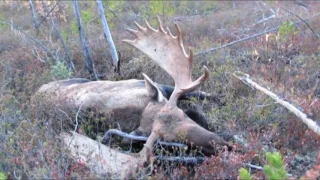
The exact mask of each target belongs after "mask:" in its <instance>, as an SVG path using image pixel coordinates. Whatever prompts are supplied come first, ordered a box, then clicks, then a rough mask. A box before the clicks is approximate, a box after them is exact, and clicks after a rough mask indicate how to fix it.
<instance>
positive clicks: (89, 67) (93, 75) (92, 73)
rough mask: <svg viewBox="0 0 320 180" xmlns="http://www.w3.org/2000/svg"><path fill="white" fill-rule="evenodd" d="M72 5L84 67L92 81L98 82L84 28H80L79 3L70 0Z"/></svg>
mask: <svg viewBox="0 0 320 180" xmlns="http://www.w3.org/2000/svg"><path fill="white" fill-rule="evenodd" d="M72 3H73V10H74V14H75V16H76V19H77V23H78V30H79V35H80V41H81V45H82V49H83V54H84V57H85V66H86V68H87V70H88V71H89V74H90V76H91V78H93V79H94V80H98V76H97V74H96V73H95V71H94V68H93V63H92V60H91V57H90V53H89V48H88V45H87V41H86V35H85V32H84V28H83V26H82V21H81V14H80V7H79V3H78V1H77V0H72Z"/></svg>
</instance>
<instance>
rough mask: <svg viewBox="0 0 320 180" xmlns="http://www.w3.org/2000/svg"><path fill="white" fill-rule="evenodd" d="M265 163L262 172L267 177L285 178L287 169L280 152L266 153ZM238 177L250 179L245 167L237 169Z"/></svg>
mask: <svg viewBox="0 0 320 180" xmlns="http://www.w3.org/2000/svg"><path fill="white" fill-rule="evenodd" d="M266 158H267V164H266V165H264V167H263V169H264V174H265V176H266V177H267V178H268V179H287V177H288V175H287V171H286V169H285V167H284V163H283V161H282V157H281V154H280V153H279V152H274V153H270V152H267V153H266ZM239 176H240V179H241V180H242V179H250V180H251V179H252V178H251V176H250V174H249V172H248V170H246V169H245V168H240V169H239Z"/></svg>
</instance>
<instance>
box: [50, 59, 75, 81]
mask: <svg viewBox="0 0 320 180" xmlns="http://www.w3.org/2000/svg"><path fill="white" fill-rule="evenodd" d="M51 75H52V77H53V78H55V79H56V80H61V79H67V78H69V77H70V76H71V75H72V71H70V70H68V68H67V66H66V65H64V63H63V62H61V61H58V62H57V64H56V65H54V66H53V69H52V70H51Z"/></svg>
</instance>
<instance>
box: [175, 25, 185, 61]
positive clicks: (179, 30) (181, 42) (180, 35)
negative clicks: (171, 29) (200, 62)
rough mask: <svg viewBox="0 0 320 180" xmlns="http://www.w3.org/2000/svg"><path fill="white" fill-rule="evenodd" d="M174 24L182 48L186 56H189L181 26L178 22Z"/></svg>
mask: <svg viewBox="0 0 320 180" xmlns="http://www.w3.org/2000/svg"><path fill="white" fill-rule="evenodd" d="M174 26H175V27H176V29H177V33H178V35H177V37H178V41H179V44H180V46H181V48H182V50H183V52H184V55H185V56H186V57H188V55H187V53H186V51H185V50H184V47H183V40H182V33H181V29H180V27H179V25H178V24H177V23H175V24H174Z"/></svg>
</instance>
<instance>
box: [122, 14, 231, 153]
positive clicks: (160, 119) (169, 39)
mask: <svg viewBox="0 0 320 180" xmlns="http://www.w3.org/2000/svg"><path fill="white" fill-rule="evenodd" d="M145 23H146V28H144V27H142V26H141V25H139V24H138V23H137V22H135V25H136V27H137V30H133V29H130V28H128V29H127V30H128V31H129V32H130V33H132V34H133V35H134V36H135V39H134V40H123V42H126V43H128V44H130V45H132V46H134V47H135V48H137V49H139V50H140V51H142V52H143V53H144V54H146V55H147V56H148V57H150V58H151V59H152V60H153V61H154V62H156V63H157V64H158V65H159V66H160V67H161V68H162V69H164V70H165V71H166V72H167V73H168V74H169V75H170V76H171V77H172V78H173V80H174V83H175V87H174V90H173V93H172V95H171V96H170V98H169V99H168V100H167V99H166V98H164V97H163V96H162V94H161V93H160V91H159V89H158V87H157V86H156V84H155V83H154V82H153V81H152V80H151V79H150V78H149V77H148V76H147V75H145V74H143V76H144V78H145V81H146V88H147V90H148V93H149V96H150V97H152V99H153V101H150V102H149V104H148V105H147V106H146V108H145V109H144V111H143V113H142V118H141V120H140V126H139V127H138V129H137V130H136V131H135V132H134V134H145V135H149V138H148V140H147V142H146V143H145V145H144V148H143V149H142V151H141V152H140V154H141V155H143V156H145V155H147V154H150V152H151V150H152V148H151V147H152V146H153V144H154V143H155V141H156V140H157V139H159V138H161V139H163V140H166V141H179V140H183V141H184V142H186V143H187V144H189V145H191V144H192V145H194V146H199V147H202V149H203V150H204V152H206V153H208V154H213V153H214V152H215V148H214V146H213V145H214V144H221V145H226V146H227V147H228V148H231V147H232V146H231V144H229V143H228V142H226V141H225V140H223V139H222V138H221V137H219V136H218V135H216V134H215V133H213V132H210V131H208V130H206V129H204V128H203V127H201V126H200V125H198V124H197V123H195V122H194V121H192V120H191V119H190V118H189V117H188V116H187V115H186V114H185V113H184V112H183V111H182V110H181V109H179V108H178V107H177V100H178V99H179V97H180V96H181V95H182V94H184V93H187V92H190V91H193V90H195V89H196V88H197V87H199V86H200V85H201V84H202V83H203V82H204V81H205V80H206V79H207V78H208V77H209V70H208V68H207V67H206V66H204V67H203V70H204V72H203V75H202V76H201V77H199V78H198V79H197V80H195V81H192V79H191V72H192V59H193V54H192V51H191V49H190V50H189V54H187V53H186V51H185V49H184V45H183V40H182V34H181V30H180V28H179V26H178V25H177V24H175V27H176V29H177V36H174V35H172V33H171V32H170V30H169V28H167V30H165V29H164V28H163V26H162V23H161V21H160V18H159V17H158V23H159V28H158V29H154V28H152V27H151V26H150V24H149V23H148V21H146V20H145Z"/></svg>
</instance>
